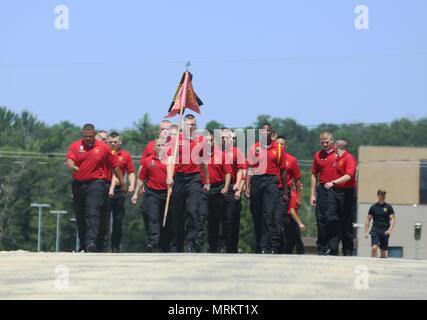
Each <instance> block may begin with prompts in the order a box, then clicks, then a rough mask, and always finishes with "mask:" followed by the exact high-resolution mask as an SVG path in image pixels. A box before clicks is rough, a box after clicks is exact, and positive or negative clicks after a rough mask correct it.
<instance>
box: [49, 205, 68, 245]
mask: <svg viewBox="0 0 427 320" xmlns="http://www.w3.org/2000/svg"><path fill="white" fill-rule="evenodd" d="M50 213H53V214H56V252H59V241H60V238H61V214H67V211H64V210H51V211H50Z"/></svg>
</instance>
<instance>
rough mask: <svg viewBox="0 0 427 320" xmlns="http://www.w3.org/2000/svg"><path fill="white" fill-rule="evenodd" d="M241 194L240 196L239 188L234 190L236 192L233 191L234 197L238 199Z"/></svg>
mask: <svg viewBox="0 0 427 320" xmlns="http://www.w3.org/2000/svg"><path fill="white" fill-rule="evenodd" d="M241 196H242V192H241V191H239V190H236V192H235V193H234V199H236V200H240V198H241Z"/></svg>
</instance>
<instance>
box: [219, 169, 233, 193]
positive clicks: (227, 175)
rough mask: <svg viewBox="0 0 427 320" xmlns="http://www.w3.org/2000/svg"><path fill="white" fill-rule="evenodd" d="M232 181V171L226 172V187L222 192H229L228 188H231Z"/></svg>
mask: <svg viewBox="0 0 427 320" xmlns="http://www.w3.org/2000/svg"><path fill="white" fill-rule="evenodd" d="M230 182H231V173H226V174H225V183H224V188H223V189H222V190H221V193H222V194H226V193H227V192H228V188H230Z"/></svg>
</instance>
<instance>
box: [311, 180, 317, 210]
mask: <svg viewBox="0 0 427 320" xmlns="http://www.w3.org/2000/svg"><path fill="white" fill-rule="evenodd" d="M316 186H317V175H315V174H314V173H312V174H311V184H310V204H311V205H312V206H314V205H315V204H316V195H315V193H316Z"/></svg>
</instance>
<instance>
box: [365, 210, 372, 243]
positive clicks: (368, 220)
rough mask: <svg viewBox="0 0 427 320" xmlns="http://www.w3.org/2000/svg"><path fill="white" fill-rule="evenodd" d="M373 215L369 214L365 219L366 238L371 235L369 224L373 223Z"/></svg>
mask: <svg viewBox="0 0 427 320" xmlns="http://www.w3.org/2000/svg"><path fill="white" fill-rule="evenodd" d="M371 220H372V216H371V215H370V214H368V216H367V217H366V220H365V239H368V236H369V225H370V224H371Z"/></svg>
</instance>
